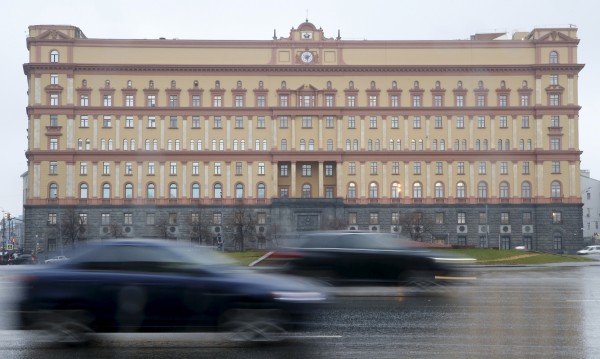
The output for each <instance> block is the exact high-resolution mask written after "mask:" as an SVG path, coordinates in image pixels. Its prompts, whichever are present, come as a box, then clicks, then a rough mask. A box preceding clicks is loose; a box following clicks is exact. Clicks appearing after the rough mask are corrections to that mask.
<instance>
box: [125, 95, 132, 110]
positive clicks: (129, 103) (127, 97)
mask: <svg viewBox="0 0 600 359" xmlns="http://www.w3.org/2000/svg"><path fill="white" fill-rule="evenodd" d="M133 106H134V103H133V95H125V107H133Z"/></svg>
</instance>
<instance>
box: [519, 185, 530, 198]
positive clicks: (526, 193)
mask: <svg viewBox="0 0 600 359" xmlns="http://www.w3.org/2000/svg"><path fill="white" fill-rule="evenodd" d="M521 197H523V198H531V184H530V183H529V182H523V183H522V184H521Z"/></svg>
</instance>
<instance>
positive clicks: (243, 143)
mask: <svg viewBox="0 0 600 359" xmlns="http://www.w3.org/2000/svg"><path fill="white" fill-rule="evenodd" d="M240 150H241V151H245V150H246V140H241V141H240Z"/></svg>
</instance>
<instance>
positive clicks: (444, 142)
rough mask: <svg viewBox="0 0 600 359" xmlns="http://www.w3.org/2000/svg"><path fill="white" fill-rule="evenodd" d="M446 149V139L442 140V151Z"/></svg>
mask: <svg viewBox="0 0 600 359" xmlns="http://www.w3.org/2000/svg"><path fill="white" fill-rule="evenodd" d="M445 150H446V141H444V140H440V151H445Z"/></svg>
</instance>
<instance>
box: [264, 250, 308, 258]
mask: <svg viewBox="0 0 600 359" xmlns="http://www.w3.org/2000/svg"><path fill="white" fill-rule="evenodd" d="M302 257H303V255H302V253H300V252H295V251H281V252H273V253H271V255H270V256H269V259H298V258H302Z"/></svg>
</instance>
